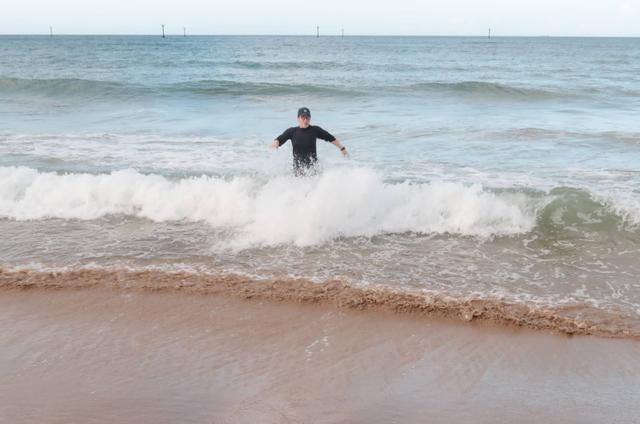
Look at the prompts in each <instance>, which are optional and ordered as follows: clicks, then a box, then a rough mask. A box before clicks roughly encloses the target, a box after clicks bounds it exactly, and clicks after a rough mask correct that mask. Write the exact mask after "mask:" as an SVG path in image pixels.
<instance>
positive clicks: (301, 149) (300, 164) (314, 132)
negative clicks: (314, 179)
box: [271, 107, 349, 176]
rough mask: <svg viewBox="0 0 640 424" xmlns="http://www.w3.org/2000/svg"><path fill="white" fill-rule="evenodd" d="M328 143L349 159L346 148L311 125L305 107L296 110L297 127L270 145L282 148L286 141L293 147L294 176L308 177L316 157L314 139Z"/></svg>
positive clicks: (287, 131) (329, 135)
mask: <svg viewBox="0 0 640 424" xmlns="http://www.w3.org/2000/svg"><path fill="white" fill-rule="evenodd" d="M318 138H320V139H322V140H325V141H328V142H330V143H331V144H333V145H334V146H336V147H337V148H338V149H340V151H341V152H342V156H344V157H349V153H347V148H346V147H345V146H343V145H342V143H340V140H338V139H337V138H335V137H334V136H332V135H331V134H329V133H328V132H327V131H325V130H323V129H322V128H320V127H318V126H316V125H311V111H309V109H307V108H306V107H301V108H300V109H298V126H297V127H291V128H289V129H287V130H285V132H283V133H282V134H281V135H279V136H278V137H277V138H276V139H275V140H273V143H272V144H271V148H272V149H277V148H278V147H280V146H282V145H283V144H284V143H286V142H287V140H291V144H292V145H293V172H294V173H295V175H296V176H301V175H308V174H309V173H312V172H313V171H314V169H315V168H314V167H315V164H316V162H317V161H318V156H317V155H316V139H318Z"/></svg>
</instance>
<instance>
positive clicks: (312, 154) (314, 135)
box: [276, 125, 336, 166]
mask: <svg viewBox="0 0 640 424" xmlns="http://www.w3.org/2000/svg"><path fill="white" fill-rule="evenodd" d="M318 138H319V139H322V140H325V141H329V142H331V141H335V139H336V138H335V137H334V136H332V135H331V134H329V133H328V132H327V131H325V130H323V129H322V128H320V127H318V126H316V125H310V126H308V127H307V128H300V127H291V128H289V129H287V130H285V132H283V133H282V134H281V135H279V136H278V137H277V138H276V140H278V142H279V143H280V146H282V145H283V144H284V143H286V142H287V140H291V144H292V145H293V164H294V166H300V165H306V166H309V165H313V164H314V163H315V162H316V161H317V160H318V156H317V155H316V139H318Z"/></svg>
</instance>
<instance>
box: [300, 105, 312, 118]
mask: <svg viewBox="0 0 640 424" xmlns="http://www.w3.org/2000/svg"><path fill="white" fill-rule="evenodd" d="M302 115H307V116H308V117H311V111H310V110H309V109H308V108H306V107H301V108H300V109H298V118H299V117H301V116H302Z"/></svg>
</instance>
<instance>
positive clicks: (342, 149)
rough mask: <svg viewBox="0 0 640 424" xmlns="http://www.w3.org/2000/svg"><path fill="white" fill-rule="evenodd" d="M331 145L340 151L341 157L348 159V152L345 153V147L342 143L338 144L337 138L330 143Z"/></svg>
mask: <svg viewBox="0 0 640 424" xmlns="http://www.w3.org/2000/svg"><path fill="white" fill-rule="evenodd" d="M330 143H331V144H333V145H334V146H336V147H337V148H338V149H340V152H342V156H344V157H345V158H348V157H349V152H347V148H346V147H345V146H343V145H342V143H340V140H338V139H337V138H336V139H335V140H333V141H331V142H330Z"/></svg>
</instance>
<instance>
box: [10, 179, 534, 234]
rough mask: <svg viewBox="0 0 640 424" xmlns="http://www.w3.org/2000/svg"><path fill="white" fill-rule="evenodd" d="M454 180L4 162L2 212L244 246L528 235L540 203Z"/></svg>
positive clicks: (516, 194) (514, 194) (29, 218)
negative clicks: (215, 237) (97, 169)
mask: <svg viewBox="0 0 640 424" xmlns="http://www.w3.org/2000/svg"><path fill="white" fill-rule="evenodd" d="M534 200H535V199H532V198H531V197H528V196H526V195H525V194H522V193H494V192H491V191H488V190H486V189H484V188H483V187H482V186H481V185H478V184H475V185H464V184H462V183H455V182H432V183H426V184H415V183H413V184H412V183H409V182H401V183H388V182H385V181H384V180H383V177H382V176H381V175H380V174H379V173H377V172H375V171H374V170H371V169H368V168H345V169H332V170H327V171H326V172H324V173H322V174H321V175H319V176H314V177H308V178H294V177H291V176H276V177H271V178H269V179H263V180H261V179H259V178H255V177H235V178H229V179H224V178H218V177H211V176H206V175H203V176H200V177H192V178H184V179H169V178H166V177H164V176H161V175H155V174H150V175H145V174H142V173H140V172H138V171H136V170H133V169H127V170H121V171H114V172H112V173H109V174H97V175H96V174H78V173H74V174H56V173H51V172H39V171H37V170H35V169H32V168H26V167H2V168H0V216H1V217H4V218H10V219H15V220H33V219H46V218H62V219H80V220H91V219H97V218H100V217H103V216H107V215H128V216H135V217H139V218H146V219H149V220H153V221H156V222H165V221H181V220H187V221H202V222H206V223H207V224H209V225H211V226H213V227H217V228H229V229H232V230H234V231H236V232H237V233H238V237H237V241H238V242H239V243H242V244H247V243H248V244H258V245H277V244H281V243H294V244H296V245H312V244H316V243H321V242H323V241H327V240H330V239H332V238H336V237H340V236H374V235H377V234H383V233H404V232H416V233H425V234H433V233H435V234H444V233H450V234H458V235H465V236H477V237H492V236H502V235H513V234H519V233H523V232H527V231H530V230H531V229H532V228H533V227H534V226H535V222H536V209H537V208H538V207H539V203H540V201H539V199H538V200H537V201H534Z"/></svg>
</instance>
